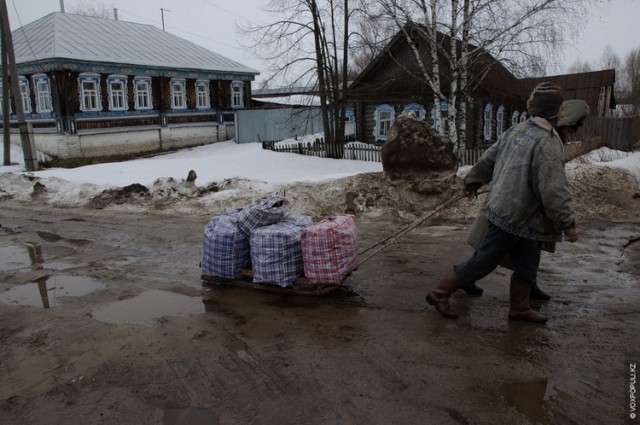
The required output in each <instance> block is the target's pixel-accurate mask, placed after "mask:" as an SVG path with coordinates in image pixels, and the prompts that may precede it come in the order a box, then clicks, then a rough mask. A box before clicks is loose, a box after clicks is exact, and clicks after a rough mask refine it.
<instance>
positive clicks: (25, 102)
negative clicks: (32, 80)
mask: <svg viewBox="0 0 640 425" xmlns="http://www.w3.org/2000/svg"><path fill="white" fill-rule="evenodd" d="M18 85H19V86H20V96H21V97H22V111H23V112H24V113H25V114H27V115H30V114H31V92H30V91H29V80H27V79H26V78H25V77H18Z"/></svg>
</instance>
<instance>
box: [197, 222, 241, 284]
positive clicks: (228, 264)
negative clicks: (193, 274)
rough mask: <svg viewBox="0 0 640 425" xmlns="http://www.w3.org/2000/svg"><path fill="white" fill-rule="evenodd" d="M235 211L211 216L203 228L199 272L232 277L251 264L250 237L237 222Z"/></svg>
mask: <svg viewBox="0 0 640 425" xmlns="http://www.w3.org/2000/svg"><path fill="white" fill-rule="evenodd" d="M237 215H238V213H237V212H233V213H231V214H227V215H221V216H217V217H213V218H212V219H211V221H209V224H207V227H205V229H204V241H203V249H202V263H201V264H202V274H206V275H210V276H219V277H226V278H229V279H233V278H236V277H238V275H239V273H240V272H241V271H242V269H246V268H249V267H250V264H251V249H250V247H249V238H248V237H246V236H245V235H244V233H242V232H241V231H240V229H239V228H238V226H237V224H236V219H237Z"/></svg>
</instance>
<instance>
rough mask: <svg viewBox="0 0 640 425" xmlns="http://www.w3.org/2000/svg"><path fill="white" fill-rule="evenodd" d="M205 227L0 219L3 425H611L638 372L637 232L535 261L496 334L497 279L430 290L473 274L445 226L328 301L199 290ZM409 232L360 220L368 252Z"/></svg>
mask: <svg viewBox="0 0 640 425" xmlns="http://www.w3.org/2000/svg"><path fill="white" fill-rule="evenodd" d="M209 219H210V217H209V216H208V215H186V216H174V215H171V216H170V215H166V214H152V213H145V214H126V213H116V212H105V211H102V212H96V211H92V210H84V209H56V208H51V207H38V206H37V205H31V206H28V207H27V206H24V205H21V204H18V203H12V202H3V208H2V211H1V212H0V323H2V327H0V341H1V343H0V382H1V384H0V417H2V423H3V424H11V425H13V424H21V425H22V424H93V423H95V424H161V425H169V424H172V425H173V424H196V425H199V424H300V423H304V424H418V423H419V424H445V425H446V424H536V423H537V424H601V423H610V424H617V423H624V421H625V419H626V417H625V415H626V412H627V409H628V406H627V400H625V385H627V386H628V381H627V380H628V376H627V374H626V373H625V372H626V370H627V369H626V365H627V363H628V362H630V361H636V362H638V361H640V343H639V342H638V341H640V338H638V335H639V333H640V320H639V319H640V308H639V307H638V305H640V279H639V276H640V268H639V266H638V264H640V262H639V260H640V243H639V242H637V241H638V238H640V226H638V224H639V223H638V222H633V221H629V220H626V221H620V222H618V221H614V220H608V221H602V220H591V221H589V222H585V223H583V225H582V237H581V239H580V240H579V241H578V242H577V243H575V244H561V245H560V246H559V249H558V252H557V253H555V254H545V255H544V256H543V258H542V263H541V269H540V276H539V279H540V286H541V288H543V289H544V290H545V291H547V292H548V293H550V294H551V296H552V299H551V300H550V301H548V302H543V303H537V304H535V308H537V309H540V311H542V312H543V313H544V314H546V315H549V316H550V317H551V320H550V321H549V323H548V324H546V325H544V326H538V325H531V324H526V323H513V322H509V321H508V320H507V314H508V308H509V293H508V281H509V271H508V270H506V269H498V270H496V271H495V272H494V273H493V274H491V275H490V276H488V277H487V278H485V279H483V280H482V281H480V282H478V285H479V286H481V287H482V288H483V289H484V295H483V296H482V297H470V296H467V295H465V294H464V293H463V292H459V293H456V294H454V296H453V297H452V303H454V304H455V305H456V306H457V307H458V308H459V309H460V310H461V313H462V314H461V317H460V318H459V319H457V320H446V319H444V318H442V317H440V316H439V315H438V314H437V313H436V312H435V310H433V309H432V308H431V307H429V306H427V305H426V303H425V302H424V295H425V292H426V290H427V289H428V288H429V287H430V286H431V285H433V284H435V282H436V281H437V280H438V279H439V278H440V277H441V276H442V275H444V273H446V271H447V270H448V269H449V268H450V267H451V265H452V264H454V263H456V262H459V261H462V260H464V259H466V257H467V256H469V255H471V252H472V251H471V248H470V247H469V246H468V245H467V244H466V243H465V239H466V235H467V231H468V228H469V226H470V225H471V221H467V220H458V221H452V220H447V219H446V214H445V215H443V217H441V218H439V219H437V220H434V221H432V222H431V223H429V224H427V225H425V226H421V227H418V228H416V229H414V230H413V231H412V232H411V233H409V234H408V235H407V236H405V237H404V238H403V239H401V240H400V241H398V242H397V243H395V244H394V245H392V246H390V247H389V248H387V249H386V250H385V251H383V252H381V253H380V254H378V255H377V256H376V257H373V258H372V259H371V260H370V261H367V262H366V263H364V264H362V265H361V266H360V267H359V269H358V270H356V271H355V272H353V273H352V275H351V276H349V277H348V278H347V279H346V280H345V285H344V287H343V288H341V289H340V290H339V291H336V292H335V293H334V294H332V295H330V296H323V297H309V296H307V297H303V296H291V295H281V294H274V293H268V292H262V291H251V290H248V289H243V288H238V287H230V286H224V285H213V284H204V285H203V283H202V282H201V280H200V269H199V267H198V264H199V261H200V258H199V257H200V254H201V246H202V235H203V231H204V227H205V225H206V224H207V222H208V220H209ZM406 224H407V222H406V221H403V220H402V219H400V218H399V217H398V216H397V215H391V214H389V215H384V214H378V215H366V214H364V215H362V216H359V217H358V218H357V225H358V231H359V244H360V248H361V250H364V249H366V248H368V247H370V246H371V245H373V244H375V243H376V242H377V241H379V240H382V239H383V238H384V237H386V236H388V235H389V234H391V233H393V232H394V231H395V230H398V229H400V228H401V227H403V226H404V225H406Z"/></svg>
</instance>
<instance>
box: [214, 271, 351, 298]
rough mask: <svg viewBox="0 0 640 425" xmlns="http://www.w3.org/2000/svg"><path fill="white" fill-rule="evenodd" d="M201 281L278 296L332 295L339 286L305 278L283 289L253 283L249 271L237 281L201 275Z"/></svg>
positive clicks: (242, 274)
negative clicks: (322, 283) (318, 283)
mask: <svg viewBox="0 0 640 425" xmlns="http://www.w3.org/2000/svg"><path fill="white" fill-rule="evenodd" d="M201 278H202V280H203V282H205V283H216V284H222V285H231V286H239V287H242V288H248V289H256V290H259V291H267V292H275V293H278V294H289V295H311V296H318V295H328V294H331V293H333V292H334V291H335V290H336V289H338V288H339V287H340V286H341V285H314V284H312V283H310V282H309V279H307V278H306V277H299V278H298V279H296V280H295V281H293V284H292V285H291V286H288V287H286V288H283V287H281V286H278V285H270V284H265V283H255V282H253V281H252V274H251V270H243V271H242V273H241V274H240V276H239V277H238V278H237V279H229V278H225V277H218V276H211V275H206V274H203V275H202V277H201Z"/></svg>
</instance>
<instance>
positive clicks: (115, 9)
mask: <svg viewBox="0 0 640 425" xmlns="http://www.w3.org/2000/svg"><path fill="white" fill-rule="evenodd" d="M113 19H115V20H116V21H117V20H118V8H116V7H114V8H113Z"/></svg>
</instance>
